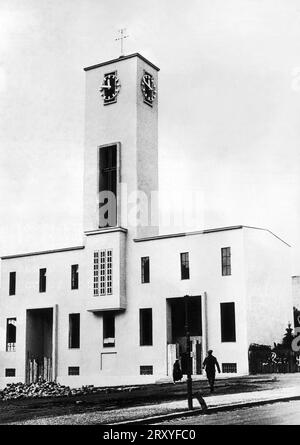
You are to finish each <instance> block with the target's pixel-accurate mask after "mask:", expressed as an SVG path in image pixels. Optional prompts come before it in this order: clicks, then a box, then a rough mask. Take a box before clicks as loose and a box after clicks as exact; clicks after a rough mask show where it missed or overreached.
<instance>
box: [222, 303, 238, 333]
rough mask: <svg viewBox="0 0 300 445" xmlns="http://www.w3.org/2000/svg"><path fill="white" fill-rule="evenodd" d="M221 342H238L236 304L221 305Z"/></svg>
mask: <svg viewBox="0 0 300 445" xmlns="http://www.w3.org/2000/svg"><path fill="white" fill-rule="evenodd" d="M220 307H221V341H222V342H230V341H236V337H235V309H234V303H221V305H220Z"/></svg>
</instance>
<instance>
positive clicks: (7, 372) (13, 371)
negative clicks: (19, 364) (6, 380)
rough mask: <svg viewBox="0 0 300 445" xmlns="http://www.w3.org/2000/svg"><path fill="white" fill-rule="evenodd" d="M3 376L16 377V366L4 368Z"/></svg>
mask: <svg viewBox="0 0 300 445" xmlns="http://www.w3.org/2000/svg"><path fill="white" fill-rule="evenodd" d="M5 377H16V368H5Z"/></svg>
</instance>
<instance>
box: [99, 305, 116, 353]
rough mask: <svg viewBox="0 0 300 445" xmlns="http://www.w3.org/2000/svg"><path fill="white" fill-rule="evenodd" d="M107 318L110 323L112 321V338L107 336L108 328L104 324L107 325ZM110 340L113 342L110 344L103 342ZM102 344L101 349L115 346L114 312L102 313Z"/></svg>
mask: <svg viewBox="0 0 300 445" xmlns="http://www.w3.org/2000/svg"><path fill="white" fill-rule="evenodd" d="M109 318H110V321H111V320H112V325H113V329H112V330H113V334H114V335H113V337H111V336H107V331H108V330H109V329H108V326H107V325H106V323H108V320H109ZM105 331H106V332H105ZM112 338H113V342H111V343H109V342H105V340H108V339H112ZM102 344H103V348H115V346H116V316H115V314H114V312H112V311H107V312H103V319H102Z"/></svg>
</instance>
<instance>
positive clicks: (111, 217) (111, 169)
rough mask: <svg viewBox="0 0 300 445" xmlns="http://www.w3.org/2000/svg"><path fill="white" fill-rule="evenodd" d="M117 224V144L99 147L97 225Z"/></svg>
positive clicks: (110, 225)
mask: <svg viewBox="0 0 300 445" xmlns="http://www.w3.org/2000/svg"><path fill="white" fill-rule="evenodd" d="M116 225H117V146H116V145H109V146H106V147H101V148H100V149H99V227H107V226H108V227H115V226H116Z"/></svg>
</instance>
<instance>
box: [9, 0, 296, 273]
mask: <svg viewBox="0 0 300 445" xmlns="http://www.w3.org/2000/svg"><path fill="white" fill-rule="evenodd" d="M122 27H125V28H126V29H127V33H128V34H129V37H128V38H127V39H126V40H125V42H124V43H125V54H131V53H135V52H139V53H141V54H142V55H143V56H145V57H146V58H147V59H149V60H150V61H151V62H153V63H154V64H156V65H157V66H159V67H160V69H161V71H160V72H159V87H158V88H159V184H160V190H163V191H164V192H165V195H166V196H169V199H168V201H169V202H173V201H174V206H175V205H177V207H178V202H176V196H178V194H179V193H180V192H182V189H184V190H194V191H197V192H200V194H201V202H202V203H203V214H202V217H201V221H200V222H198V223H195V225H194V227H180V226H178V227H172V228H169V231H182V230H184V229H186V228H187V229H189V230H193V229H204V228H206V229H207V228H213V227H222V226H228V225H238V224H245V225H251V226H259V227H264V228H268V229H270V230H272V231H273V232H275V233H276V234H277V235H278V236H280V237H281V238H283V239H284V240H285V241H287V242H288V243H289V244H291V245H292V246H293V249H292V252H293V270H292V273H293V274H299V275H300V162H299V161H300V125H299V124H300V0H289V1H288V2H287V1H286V0H226V2H225V1H224V0H188V1H185V2H184V1H182V0H181V1H179V0H152V1H151V2H141V1H138V0H109V1H108V0H60V1H55V0H0V255H6V254H13V253H21V252H28V251H29V252H30V251H36V250H45V249H52V248H53V249H55V248H60V247H68V246H72V245H80V244H82V210H83V197H82V196H83V192H82V190H83V149H84V93H85V77H84V76H85V74H84V71H83V69H82V68H83V67H85V66H89V65H94V64H96V63H100V62H103V61H105V60H109V59H112V58H116V57H119V55H120V48H119V44H118V42H116V41H115V38H116V37H117V35H118V29H120V28H122ZM170 196H171V197H172V199H170ZM172 200H173V201H172ZM163 202H164V201H163V200H162V203H163ZM179 207H180V206H179ZM177 211H180V208H179V209H178V208H177ZM164 231H168V228H164Z"/></svg>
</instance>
